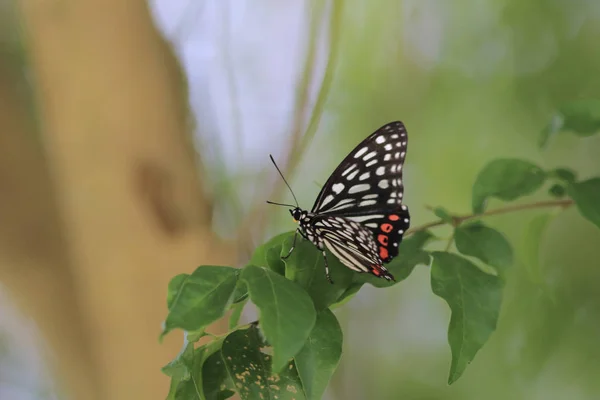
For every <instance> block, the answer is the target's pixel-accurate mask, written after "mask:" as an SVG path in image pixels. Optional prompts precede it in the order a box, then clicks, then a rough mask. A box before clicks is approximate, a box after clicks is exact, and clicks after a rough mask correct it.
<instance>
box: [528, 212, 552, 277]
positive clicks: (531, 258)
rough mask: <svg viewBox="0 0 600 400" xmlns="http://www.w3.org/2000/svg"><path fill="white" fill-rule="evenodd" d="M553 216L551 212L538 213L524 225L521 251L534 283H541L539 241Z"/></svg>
mask: <svg viewBox="0 0 600 400" xmlns="http://www.w3.org/2000/svg"><path fill="white" fill-rule="evenodd" d="M553 218H554V215H553V214H550V213H546V214H539V215H536V216H535V217H533V218H532V219H531V221H530V222H529V224H527V226H526V227H525V231H524V233H523V240H522V241H521V243H522V245H521V253H522V254H523V259H524V263H525V268H526V269H527V271H528V272H529V276H530V277H531V279H532V281H533V282H535V283H536V284H538V285H539V284H543V277H542V273H541V267H540V243H541V241H542V235H543V233H544V230H545V229H546V227H547V226H548V223H549V222H550V221H552V219H553Z"/></svg>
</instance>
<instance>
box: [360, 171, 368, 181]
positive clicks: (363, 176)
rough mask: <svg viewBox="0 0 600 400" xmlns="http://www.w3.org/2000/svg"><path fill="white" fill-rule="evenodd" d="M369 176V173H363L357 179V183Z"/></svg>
mask: <svg viewBox="0 0 600 400" xmlns="http://www.w3.org/2000/svg"><path fill="white" fill-rule="evenodd" d="M370 175H371V174H370V173H369V172H365V173H364V174H362V175H361V176H359V177H358V180H359V181H364V180H365V179H369V176H370Z"/></svg>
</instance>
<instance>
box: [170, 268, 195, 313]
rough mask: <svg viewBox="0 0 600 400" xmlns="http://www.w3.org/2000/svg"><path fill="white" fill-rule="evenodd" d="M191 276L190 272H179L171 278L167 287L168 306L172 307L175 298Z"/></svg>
mask: <svg viewBox="0 0 600 400" xmlns="http://www.w3.org/2000/svg"><path fill="white" fill-rule="evenodd" d="M189 276H190V274H179V275H175V276H174V277H173V278H171V280H170V281H169V286H168V287H167V308H171V306H172V305H173V300H174V299H175V297H176V296H177V293H179V290H180V289H181V287H182V286H183V284H184V283H185V281H186V280H187V279H188V277H189Z"/></svg>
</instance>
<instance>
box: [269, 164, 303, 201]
mask: <svg viewBox="0 0 600 400" xmlns="http://www.w3.org/2000/svg"><path fill="white" fill-rule="evenodd" d="M269 157H270V158H271V162H273V165H274V166H275V168H276V169H277V172H279V175H280V176H281V179H283V181H284V182H285V184H286V186H287V187H288V189H290V193H291V194H292V197H293V198H294V201H295V202H296V207H299V205H298V199H296V195H295V194H294V191H293V190H292V187H291V186H290V184H289V183H288V182H287V181H286V180H285V178H284V177H283V174H282V173H281V170H280V169H279V167H278V166H277V163H275V160H274V159H273V156H272V155H270V154H269ZM267 203H269V202H268V201H267ZM290 207H292V206H290Z"/></svg>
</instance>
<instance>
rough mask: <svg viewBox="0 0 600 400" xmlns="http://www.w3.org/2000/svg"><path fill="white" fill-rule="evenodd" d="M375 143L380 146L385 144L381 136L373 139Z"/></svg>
mask: <svg viewBox="0 0 600 400" xmlns="http://www.w3.org/2000/svg"><path fill="white" fill-rule="evenodd" d="M375 142H376V143H378V144H381V143H383V142H385V137H384V136H383V135H381V136H378V137H377V139H375Z"/></svg>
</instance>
